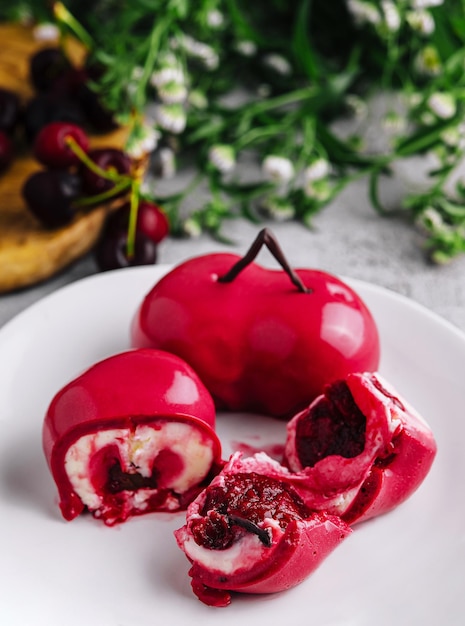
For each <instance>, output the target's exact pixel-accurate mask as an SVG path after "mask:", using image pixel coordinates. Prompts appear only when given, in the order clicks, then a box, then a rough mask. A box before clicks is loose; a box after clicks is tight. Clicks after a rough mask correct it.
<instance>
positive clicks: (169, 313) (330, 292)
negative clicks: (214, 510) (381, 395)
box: [132, 254, 380, 417]
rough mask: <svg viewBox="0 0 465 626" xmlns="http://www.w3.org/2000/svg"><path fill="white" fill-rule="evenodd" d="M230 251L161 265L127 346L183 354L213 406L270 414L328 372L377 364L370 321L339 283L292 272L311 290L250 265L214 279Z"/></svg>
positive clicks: (310, 391)
mask: <svg viewBox="0 0 465 626" xmlns="http://www.w3.org/2000/svg"><path fill="white" fill-rule="evenodd" d="M239 258H240V257H238V256H237V255H234V254H208V255H205V256H201V257H196V258H193V259H191V260H189V261H186V262H184V263H182V264H181V265H179V266H177V267H176V268H174V269H173V270H172V271H171V272H169V274H167V275H166V276H165V277H164V278H162V279H161V280H160V281H159V282H158V283H157V284H156V285H155V286H154V287H153V289H152V290H151V291H150V293H149V294H148V295H147V296H146V297H145V299H144V301H143V302H142V304H141V306H140V308H139V310H138V312H137V314H136V316H135V319H134V320H133V324H132V345H133V346H135V347H152V348H159V349H163V350H167V351H169V352H172V353H174V354H177V355H178V356H180V357H181V358H183V359H184V360H186V361H187V362H188V363H189V364H190V365H191V366H192V367H193V368H194V370H195V371H196V372H197V373H198V375H199V376H200V378H201V379H202V381H203V382H204V383H205V385H206V387H207V388H208V390H209V391H210V393H211V394H212V395H213V398H214V400H215V403H216V405H217V407H218V408H220V409H227V410H233V411H235V410H247V411H254V412H259V413H264V414H266V415H273V416H280V417H288V416H290V415H292V414H294V413H295V412H297V411H298V410H300V409H302V408H303V407H304V406H307V405H308V404H309V403H310V402H311V401H312V400H313V399H314V398H315V397H316V396H317V395H319V394H320V393H321V392H322V389H323V387H324V385H325V384H327V383H329V382H331V381H333V380H335V379H337V378H344V377H345V376H347V374H349V373H350V372H355V371H373V370H376V369H377V367H378V363H379V351H380V348H379V337H378V331H377V327H376V324H375V322H374V319H373V317H372V315H371V313H370V311H369V310H368V308H367V306H366V305H365V304H364V302H363V301H362V300H361V298H360V297H359V296H358V295H357V294H356V293H355V292H354V291H353V290H352V289H351V288H350V287H349V286H348V285H346V284H345V283H344V282H342V281H341V280H339V279H338V278H336V277H334V276H331V275H330V274H327V273H325V272H321V271H317V270H309V269H301V270H297V271H296V273H297V274H298V276H299V277H300V278H301V279H302V281H303V283H304V284H305V286H306V287H307V288H309V289H310V290H311V292H310V293H302V292H300V291H299V290H298V289H297V288H296V287H295V286H294V285H293V284H292V283H291V282H290V280H289V276H288V275H287V274H286V273H285V272H284V271H281V270H271V269H267V268H263V267H261V266H259V265H257V264H255V263H252V264H250V265H249V266H248V267H246V268H245V269H244V270H243V271H242V272H241V273H240V275H239V276H237V277H236V278H235V279H234V280H233V281H232V282H231V283H221V282H219V281H218V277H220V276H223V275H224V274H226V272H227V271H228V270H230V268H231V267H232V266H233V265H234V264H235V263H236V262H237V261H238V260H239Z"/></svg>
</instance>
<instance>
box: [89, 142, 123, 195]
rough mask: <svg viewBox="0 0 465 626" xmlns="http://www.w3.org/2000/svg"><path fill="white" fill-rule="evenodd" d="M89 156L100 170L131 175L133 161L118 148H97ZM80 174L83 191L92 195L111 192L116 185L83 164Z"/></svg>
mask: <svg viewBox="0 0 465 626" xmlns="http://www.w3.org/2000/svg"><path fill="white" fill-rule="evenodd" d="M88 156H89V158H90V159H91V160H92V161H93V162H94V163H95V164H96V165H98V167H99V168H100V169H102V170H105V171H113V172H115V173H117V174H129V172H130V170H131V159H130V158H129V156H128V155H127V154H126V153H125V152H123V151H122V150H118V149H116V148H97V149H95V150H90V152H89V153H88ZM80 174H81V177H82V186H83V189H84V191H85V193H88V194H90V195H94V194H99V193H103V192H105V191H109V190H110V189H111V188H112V187H114V185H115V183H114V182H113V181H111V180H108V179H107V178H102V177H101V176H99V175H98V174H96V173H95V172H93V171H92V170H90V169H89V168H88V167H87V166H86V165H84V164H81V167H80Z"/></svg>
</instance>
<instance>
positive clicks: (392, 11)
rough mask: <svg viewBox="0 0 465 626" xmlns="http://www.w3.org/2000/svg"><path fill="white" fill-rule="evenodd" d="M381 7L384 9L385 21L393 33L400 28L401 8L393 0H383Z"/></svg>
mask: <svg viewBox="0 0 465 626" xmlns="http://www.w3.org/2000/svg"><path fill="white" fill-rule="evenodd" d="M381 8H382V9H383V14H384V21H385V24H386V26H387V28H388V30H389V31H390V32H392V33H394V32H396V31H398V30H399V28H400V24H401V18H400V13H399V9H398V8H397V7H396V5H395V4H394V2H392V1H391V0H383V1H382V2H381Z"/></svg>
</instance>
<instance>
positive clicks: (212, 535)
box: [189, 472, 310, 550]
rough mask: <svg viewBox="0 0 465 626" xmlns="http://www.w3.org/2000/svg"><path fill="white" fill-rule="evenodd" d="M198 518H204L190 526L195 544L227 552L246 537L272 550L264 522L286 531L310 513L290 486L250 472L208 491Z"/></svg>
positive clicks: (228, 478) (227, 479) (235, 475)
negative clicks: (290, 525)
mask: <svg viewBox="0 0 465 626" xmlns="http://www.w3.org/2000/svg"><path fill="white" fill-rule="evenodd" d="M199 514H200V516H201V517H200V518H199V517H196V518H194V519H192V520H191V522H190V524H189V526H190V530H191V532H192V534H193V536H194V540H195V542H196V543H197V544H198V545H200V546H203V547H205V548H208V549H211V550H225V549H226V548H229V547H230V546H231V545H232V544H233V543H234V542H236V541H237V540H238V539H240V538H241V537H242V536H244V534H245V533H253V534H255V535H257V536H258V538H259V539H260V541H261V542H262V543H263V545H265V546H266V547H270V546H271V538H270V535H269V534H268V531H267V530H266V529H265V528H262V527H260V523H261V522H263V520H264V519H265V518H273V519H274V520H276V521H277V522H278V523H279V525H280V526H281V528H285V527H286V526H287V525H288V523H289V522H290V521H291V520H300V519H302V518H306V517H308V516H309V515H310V512H309V510H308V509H307V507H306V506H305V504H304V503H303V502H302V500H301V499H300V497H299V496H298V494H297V493H295V492H294V490H293V489H292V488H291V487H290V486H288V485H285V484H284V483H282V482H280V481H279V480H276V479H274V478H270V477H267V476H263V475H261V474H257V473H255V472H251V473H250V474H249V473H247V474H245V473H239V474H234V475H232V476H229V477H227V478H225V481H224V483H223V484H222V485H216V486H213V487H209V488H208V489H207V491H206V495H205V502H204V504H203V506H202V508H201V510H200V511H199Z"/></svg>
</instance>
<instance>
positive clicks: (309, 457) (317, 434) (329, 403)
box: [296, 381, 366, 467]
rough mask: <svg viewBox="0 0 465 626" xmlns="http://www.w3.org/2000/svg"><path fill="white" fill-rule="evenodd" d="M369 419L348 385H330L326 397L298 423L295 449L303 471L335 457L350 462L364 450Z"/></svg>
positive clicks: (339, 383) (342, 383) (339, 382)
mask: <svg viewBox="0 0 465 626" xmlns="http://www.w3.org/2000/svg"><path fill="white" fill-rule="evenodd" d="M365 429H366V418H365V416H364V415H363V413H362V412H361V411H360V409H359V408H358V406H357V405H356V404H355V401H354V399H353V397H352V394H351V393H350V390H349V388H348V386H347V384H346V383H345V381H337V382H335V383H332V384H331V385H329V386H328V387H327V388H326V390H325V394H324V396H323V397H322V398H321V399H320V400H319V401H318V402H316V403H315V404H314V405H313V406H312V408H311V409H309V411H308V412H307V414H306V415H303V416H302V417H301V418H300V420H299V421H298V423H297V429H296V448H297V454H298V456H299V460H300V462H301V464H302V465H303V466H304V467H313V466H314V465H315V464H316V463H318V461H321V459H324V458H325V457H327V456H331V455H333V454H337V455H340V456H342V457H344V458H347V459H350V458H354V457H356V456H358V455H359V454H361V452H363V449H364V447H365Z"/></svg>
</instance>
